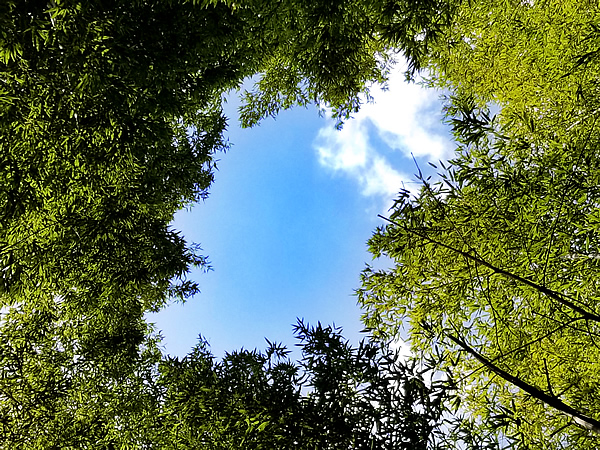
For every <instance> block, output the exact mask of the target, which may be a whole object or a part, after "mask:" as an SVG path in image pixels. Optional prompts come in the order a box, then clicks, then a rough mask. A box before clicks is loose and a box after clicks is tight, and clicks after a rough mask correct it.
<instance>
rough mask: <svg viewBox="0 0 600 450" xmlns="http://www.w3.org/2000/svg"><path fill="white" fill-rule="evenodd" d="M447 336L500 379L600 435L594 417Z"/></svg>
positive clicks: (598, 422) (457, 339) (599, 429)
mask: <svg viewBox="0 0 600 450" xmlns="http://www.w3.org/2000/svg"><path fill="white" fill-rule="evenodd" d="M447 336H448V338H449V339H450V340H451V341H452V342H454V343H455V344H456V345H458V346H459V347H460V348H462V349H463V350H464V351H466V352H467V353H469V354H470V355H471V356H473V357H474V358H475V359H477V360H478V361H479V362H481V363H482V364H483V365H484V366H485V367H486V368H488V369H489V370H490V371H492V372H493V373H495V374H496V375H498V376H499V377H500V378H502V379H504V380H505V381H508V382H509V383H510V384H512V385H514V386H516V387H518V388H519V389H521V390H522V391H525V392H526V393H527V394H529V395H531V396H532V397H533V398H535V399H537V400H540V401H541V402H543V403H545V404H546V405H548V406H550V407H551V408H554V409H556V410H557V411H560V412H561V413H563V414H564V415H566V416H567V417H570V418H571V419H572V420H573V421H574V422H575V423H576V424H577V425H579V426H581V427H583V428H585V429H586V430H589V431H592V432H593V433H596V434H600V421H598V420H596V419H594V418H592V417H589V416H587V415H585V414H583V413H582V412H580V411H577V410H576V409H575V408H572V407H570V406H569V405H567V404H566V403H564V402H563V401H562V400H560V399H558V398H556V397H553V396H551V395H548V394H546V393H545V392H543V391H542V390H540V389H538V388H537V387H535V386H534V385H532V384H529V383H527V382H526V381H524V380H522V379H520V378H518V377H515V376H513V375H511V374H510V373H508V372H506V371H505V370H503V369H501V368H500V367H498V366H496V365H495V364H494V363H492V362H491V361H490V360H489V359H487V358H486V357H485V356H483V355H481V354H480V353H479V352H477V350H475V349H474V348H472V347H471V346H469V345H468V344H467V343H466V342H465V341H463V340H461V339H459V338H457V337H456V336H452V335H447Z"/></svg>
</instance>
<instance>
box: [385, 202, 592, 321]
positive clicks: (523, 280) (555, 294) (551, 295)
mask: <svg viewBox="0 0 600 450" xmlns="http://www.w3.org/2000/svg"><path fill="white" fill-rule="evenodd" d="M378 217H380V218H381V219H383V220H385V221H387V222H389V223H391V224H393V225H395V226H397V227H398V228H402V229H403V230H405V231H407V232H409V233H413V234H415V235H417V236H419V237H420V238H422V239H426V240H428V241H429V242H431V243H432V244H436V245H439V246H440V247H443V248H445V249H447V250H450V251H452V252H454V253H456V254H458V255H461V256H463V257H465V258H467V259H470V260H471V261H474V262H476V263H477V264H479V265H482V266H484V267H487V268H488V269H490V270H491V271H492V272H494V273H497V274H499V275H503V276H505V277H506V278H510V279H512V280H515V281H517V282H519V283H521V284H524V285H526V286H529V287H531V288H533V289H535V290H537V291H538V292H541V293H542V294H544V295H546V296H547V297H549V298H551V299H553V300H556V301H557V302H558V303H560V304H561V305H564V306H566V307H568V308H571V309H572V310H573V311H576V312H578V313H579V314H581V315H582V316H583V317H584V318H585V319H588V320H591V321H594V322H600V316H598V315H597V314H595V313H592V312H589V311H586V310H585V309H583V308H581V307H579V306H577V305H576V304H575V303H573V302H572V301H570V300H567V297H566V296H563V295H561V294H559V293H558V292H556V291H553V290H552V289H549V288H547V287H545V286H541V285H539V284H537V283H535V282H533V281H531V280H530V279H528V278H524V277H521V276H519V275H516V274H514V273H512V272H508V271H507V270H504V269H501V268H499V267H496V266H494V265H493V264H491V263H489V262H487V261H484V260H483V259H481V258H478V257H477V256H474V255H471V254H470V253H468V252H464V251H462V250H459V249H456V248H454V247H452V246H450V245H448V244H444V243H443V242H439V241H436V240H435V239H432V238H430V237H429V236H426V235H424V234H421V233H418V232H416V231H414V230H412V229H408V228H406V227H404V226H402V225H400V224H399V223H398V222H396V221H394V220H392V219H389V218H387V217H384V216H382V215H381V214H379V215H378Z"/></svg>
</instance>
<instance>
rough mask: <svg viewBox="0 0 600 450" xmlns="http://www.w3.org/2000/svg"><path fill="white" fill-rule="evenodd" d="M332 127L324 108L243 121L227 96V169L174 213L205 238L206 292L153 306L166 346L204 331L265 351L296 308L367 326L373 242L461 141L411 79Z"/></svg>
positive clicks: (220, 349) (348, 332)
mask: <svg viewBox="0 0 600 450" xmlns="http://www.w3.org/2000/svg"><path fill="white" fill-rule="evenodd" d="M373 96H374V99H375V103H374V104H367V105H364V106H363V108H362V110H361V111H360V112H359V113H358V114H357V115H356V116H355V117H354V118H353V119H351V120H349V121H347V122H346V123H345V125H344V127H343V129H342V130H336V129H335V126H334V121H333V120H331V119H330V118H327V117H320V116H319V114H318V111H317V110H316V108H309V109H303V108H296V109H293V110H290V111H284V112H282V113H280V115H279V116H278V117H277V119H275V120H272V119H269V120H265V121H264V122H263V123H261V124H260V126H257V127H255V128H252V129H241V128H240V127H239V124H238V121H237V107H238V105H239V104H238V102H237V100H236V99H235V98H233V99H231V100H230V101H229V103H228V105H227V108H226V111H225V112H226V115H227V116H228V117H229V127H228V132H227V137H228V139H229V141H230V143H231V149H230V150H229V151H228V152H227V153H224V154H221V155H219V160H220V161H219V163H218V168H219V170H218V171H217V172H216V174H215V182H214V184H213V186H212V188H211V189H210V195H209V197H208V199H207V200H206V201H204V202H201V203H199V204H198V205H195V206H194V207H193V208H191V209H190V210H187V211H182V212H180V213H178V214H177V216H176V218H175V221H174V224H173V226H174V228H176V229H178V230H181V231H182V232H183V234H184V236H185V237H186V239H187V240H188V241H191V242H197V243H199V244H200V245H201V246H202V248H203V251H204V252H203V253H204V254H205V255H208V256H209V259H210V261H211V264H212V266H213V269H214V270H212V271H210V272H208V273H200V272H194V273H192V274H191V276H192V277H193V278H194V279H196V280H197V281H198V282H199V284H200V287H201V291H202V292H201V293H200V294H198V295H196V296H195V297H194V298H192V299H190V300H189V301H188V302H186V303H185V304H172V305H170V306H168V307H167V308H165V309H164V310H162V311H161V312H159V313H158V314H152V315H150V316H149V320H150V321H151V322H154V323H155V324H156V328H157V329H158V330H160V331H161V333H162V335H163V337H164V340H163V346H164V350H165V351H166V352H167V353H169V354H171V355H176V356H185V354H186V353H187V352H188V351H189V350H190V349H191V347H192V346H193V345H194V344H195V343H196V342H197V337H198V335H199V334H202V335H203V336H204V337H205V338H206V339H207V340H208V341H209V343H210V345H211V348H212V350H213V353H214V354H215V356H217V357H221V356H223V354H224V352H225V351H233V350H236V349H240V348H242V347H244V348H250V349H253V348H258V349H264V348H265V346H266V343H265V337H266V338H268V339H269V340H270V341H272V342H273V341H277V342H283V343H284V344H286V345H287V346H288V347H290V348H291V347H293V346H294V344H295V340H294V338H293V334H292V325H293V324H294V323H295V322H296V318H297V317H299V318H304V320H305V321H308V322H310V323H315V324H316V322H317V321H321V323H326V324H332V323H335V324H336V325H338V326H341V327H343V329H344V334H345V336H346V337H348V338H349V339H351V341H353V342H357V341H358V339H359V331H360V330H361V329H362V328H363V327H362V324H361V322H360V314H361V311H360V309H359V308H358V307H357V306H356V298H355V297H354V296H353V292H354V290H355V289H356V288H358V287H359V285H360V272H361V270H362V269H363V268H364V267H365V264H366V263H372V259H371V256H370V254H368V252H367V245H366V242H367V240H368V239H369V237H370V235H371V234H372V232H373V230H374V229H375V228H376V227H377V226H378V225H380V224H381V219H378V218H377V214H380V213H385V212H386V211H387V210H388V208H389V207H390V206H391V204H392V201H393V198H394V196H395V194H396V193H397V192H398V191H399V189H400V188H402V187H403V186H404V187H406V188H409V189H416V188H417V185H416V184H415V183H414V175H413V174H414V173H415V171H416V168H415V165H414V162H413V160H412V156H411V153H412V154H414V156H415V157H416V159H417V161H418V163H419V165H420V167H421V168H425V167H426V166H427V161H438V160H439V159H446V158H447V157H448V156H449V155H450V152H451V150H452V149H453V147H452V144H451V141H450V139H449V132H448V130H447V128H446V127H445V126H444V125H442V123H441V119H442V116H441V107H442V104H441V101H440V100H439V93H438V92H435V91H432V90H426V89H424V88H421V87H419V86H417V85H415V84H407V83H406V82H404V77H403V74H402V68H401V67H400V68H398V70H397V71H396V72H395V73H394V74H392V76H391V78H390V83H389V90H387V91H381V90H379V89H377V90H374V91H373Z"/></svg>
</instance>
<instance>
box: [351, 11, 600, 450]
mask: <svg viewBox="0 0 600 450" xmlns="http://www.w3.org/2000/svg"><path fill="white" fill-rule="evenodd" d="M454 19H455V22H454V25H453V26H452V27H450V28H448V29H446V31H445V32H444V36H443V38H442V39H440V40H438V41H437V42H436V47H435V48H434V50H433V51H432V52H430V53H429V55H428V59H427V62H426V63H425V67H427V68H428V69H429V70H430V80H429V83H430V84H431V85H433V86H439V87H445V88H447V89H449V90H450V96H449V98H448V102H447V117H448V121H449V123H450V124H451V125H452V127H453V129H454V134H455V138H456V142H457V146H458V148H457V153H456V156H455V157H454V158H453V159H452V160H451V161H450V162H449V163H447V164H445V163H441V166H436V167H438V170H439V172H440V173H439V175H438V180H439V181H435V180H431V179H428V178H425V177H424V176H422V175H421V176H420V178H421V181H422V188H421V190H420V191H419V192H418V193H417V194H411V193H409V192H401V193H400V195H399V197H398V199H397V201H396V204H395V206H394V207H393V208H392V210H391V212H390V216H389V217H388V218H387V219H388V224H387V225H386V226H385V227H382V228H380V229H379V230H378V231H377V232H376V233H375V235H374V236H373V238H372V239H371V241H370V242H371V250H372V252H373V253H374V255H375V256H380V255H387V256H389V257H391V258H392V259H393V261H394V267H393V268H392V269H390V270H384V271H375V270H372V269H370V268H367V270H366V271H365V272H364V278H363V282H364V283H363V288H362V289H361V290H360V291H359V298H360V302H361V304H362V305H363V306H364V308H365V320H366V323H367V324H368V325H369V326H370V327H371V328H373V329H374V330H377V332H379V333H381V334H383V335H397V334H398V333H400V332H401V329H402V327H404V329H405V330H406V332H407V333H408V335H409V336H410V342H411V345H412V347H413V348H414V349H415V352H417V353H419V354H422V355H432V354H434V353H437V352H439V353H440V355H441V357H440V358H439V364H440V367H441V368H443V369H445V370H449V371H450V372H451V373H452V375H451V376H452V378H453V379H454V380H455V381H456V382H457V383H458V384H459V385H460V386H461V387H460V388H459V389H460V390H461V392H462V394H461V396H462V397H461V398H463V408H464V409H465V410H466V411H469V412H470V414H471V419H470V420H472V421H473V422H474V423H475V424H478V425H479V427H480V428H483V429H487V430H496V432H497V433H498V435H499V436H503V438H504V439H506V440H507V442H508V444H507V445H512V446H514V447H518V448H539V447H542V446H543V447H544V448H581V449H585V448H590V449H591V448H596V447H597V446H598V439H599V438H598V432H599V431H600V429H599V428H598V426H599V425H600V422H599V419H600V417H599V416H598V414H597V411H598V409H599V408H598V399H599V397H598V394H599V392H598V389H597V386H598V379H597V373H598V370H597V360H598V355H596V352H597V351H598V341H597V337H598V331H599V330H598V327H597V325H598V320H599V319H600V317H599V315H598V305H597V304H598V299H597V286H596V285H597V283H596V279H597V274H596V271H597V269H598V254H599V251H598V232H597V219H596V217H597V216H598V213H599V210H598V205H599V199H598V186H599V181H600V180H599V179H598V176H599V174H600V172H599V170H598V166H597V161H598V152H597V148H598V142H597V137H596V135H597V130H598V124H597V121H598V108H597V105H596V98H597V96H596V95H595V91H596V89H597V87H596V85H597V83H598V68H597V67H596V62H595V59H594V58H595V56H594V55H595V51H596V48H595V44H594V42H595V40H596V38H597V32H596V31H597V26H598V10H597V7H595V6H593V5H591V4H588V3H586V2H568V1H567V2H552V1H550V2H537V1H536V2H504V3H502V4H500V3H493V2H486V1H475V2H468V3H467V2H465V3H462V4H461V5H459V6H458V7H457V9H456V10H455V16H454ZM419 172H420V171H419ZM590 430H591V432H590Z"/></svg>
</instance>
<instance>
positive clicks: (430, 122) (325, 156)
mask: <svg viewBox="0 0 600 450" xmlns="http://www.w3.org/2000/svg"><path fill="white" fill-rule="evenodd" d="M404 70H405V69H404V67H398V68H397V70H396V71H395V73H393V74H392V75H391V76H390V80H389V83H388V89H387V90H385V91H384V90H382V89H373V91H372V96H373V98H374V102H373V103H368V104H365V105H363V107H362V108H361V110H360V111H359V112H358V113H357V114H356V115H355V117H354V118H353V119H350V120H348V121H347V122H346V123H345V124H344V127H343V128H342V130H336V129H335V128H334V126H333V121H331V123H330V124H329V125H328V126H326V127H324V128H322V129H321V130H320V131H319V133H318V135H317V137H316V139H315V144H314V147H315V149H316V151H317V155H318V158H319V162H320V163H321V165H322V166H323V167H325V168H327V169H329V170H331V171H332V172H337V173H344V174H346V175H347V176H349V177H351V178H353V179H355V180H356V182H357V183H358V184H359V186H360V188H361V191H362V193H363V195H365V196H378V197H381V198H384V199H385V200H386V202H389V201H390V200H391V199H392V197H393V196H394V195H395V194H396V193H397V192H398V191H399V190H400V189H402V188H409V187H411V186H412V187H413V188H414V187H416V185H415V184H414V183H412V181H414V180H413V177H411V176H409V175H407V174H406V169H405V170H403V169H402V167H399V166H400V164H399V163H398V161H403V164H402V166H404V167H406V168H407V169H408V170H410V171H411V173H412V172H414V170H415V167H414V163H413V162H412V156H411V155H414V156H415V158H417V159H423V160H424V161H438V160H440V159H442V160H444V159H447V158H448V156H449V155H450V151H451V149H452V144H451V142H450V139H449V137H448V135H447V134H448V133H447V131H446V129H445V128H444V127H442V126H441V118H442V115H441V106H442V104H441V101H440V100H439V92H437V91H435V90H432V89H426V88H424V87H421V86H420V85H417V84H414V83H407V82H406V81H405V79H404ZM374 138H377V140H379V143H378V144H377V145H375V144H374V140H375V139H374ZM382 144H383V145H382ZM390 156H391V157H392V158H393V160H394V161H396V162H395V163H392V162H391V161H390Z"/></svg>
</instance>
